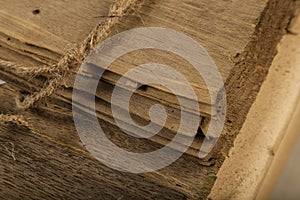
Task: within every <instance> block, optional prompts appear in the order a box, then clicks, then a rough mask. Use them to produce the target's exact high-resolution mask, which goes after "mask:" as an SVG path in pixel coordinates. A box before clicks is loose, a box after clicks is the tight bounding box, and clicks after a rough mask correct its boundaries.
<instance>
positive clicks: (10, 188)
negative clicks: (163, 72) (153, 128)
mask: <svg viewBox="0 0 300 200" xmlns="http://www.w3.org/2000/svg"><path fill="white" fill-rule="evenodd" d="M111 2H112V1H111V0H105V1H100V0H98V1H97V0H90V1H88V2H82V1H79V0H78V1H70V0H67V1H44V2H43V3H41V2H40V1H34V0H29V1H26V2H20V1H17V0H12V1H11V0H9V1H8V0H0V3H1V8H0V58H2V59H6V60H10V61H15V62H17V63H21V64H23V65H24V66H25V67H28V68H30V67H31V66H41V65H44V64H47V65H48V64H53V63H56V62H58V60H59V59H60V58H61V57H62V55H63V54H64V53H65V52H66V51H67V50H68V49H69V48H70V47H72V46H74V45H75V44H77V43H79V42H81V41H82V40H83V39H84V38H85V37H86V36H87V35H88V34H89V32H90V31H91V30H92V29H93V28H94V26H96V25H97V23H98V22H99V21H101V20H103V19H104V18H105V16H106V15H107V12H108V7H109V5H110V4H111ZM265 2H266V1H258V0H250V1H206V0H201V1H196V0H184V1H179V0H176V1H171V0H149V1H148V0H146V4H145V6H143V7H142V10H141V12H139V13H138V14H139V15H140V17H141V18H142V20H141V18H140V17H139V16H137V15H129V16H127V17H126V18H124V19H123V20H122V22H121V23H120V24H119V25H118V26H117V27H115V28H114V30H112V34H114V33H117V32H120V31H122V30H127V29H130V28H135V27H141V26H144V24H143V23H145V26H161V27H169V28H172V29H175V30H177V31H180V32H183V33H186V34H187V35H188V36H191V37H192V38H193V39H195V40H196V41H197V42H199V43H200V44H201V45H203V46H204V47H205V48H206V49H207V50H208V53H209V54H210V55H211V56H212V57H213V59H214V60H215V62H216V64H217V66H219V68H220V71H221V74H222V77H223V80H225V79H226V78H227V76H228V74H229V73H230V70H231V69H232V67H233V62H232V60H230V59H229V58H230V57H231V56H232V55H235V54H236V53H238V52H241V51H243V48H244V46H245V45H246V44H247V42H248V41H249V38H250V36H251V34H252V32H253V30H254V27H253V23H252V22H253V20H254V19H256V18H257V16H259V14H260V12H261V11H262V9H263V8H264V6H265ZM2 5H3V6H2ZM36 9H39V10H40V13H39V14H34V13H33V11H34V10H36ZM237 15H238V17H237ZM103 16H104V17H103ZM136 53H137V52H136ZM142 54H145V53H144V52H142ZM147 54H148V55H147ZM147 54H146V55H144V56H143V55H141V53H140V54H139V53H137V54H136V55H133V56H132V55H129V56H132V57H131V59H128V57H127V58H126V57H124V58H123V59H120V60H118V61H117V62H116V63H114V65H113V66H112V68H111V70H110V72H111V73H110V75H107V74H106V76H104V80H103V81H102V82H100V83H99V91H98V93H97V105H98V106H99V109H98V111H99V113H98V114H99V116H101V117H100V123H101V125H103V127H104V129H105V131H106V133H107V135H108V137H109V138H110V139H111V140H112V141H113V142H115V143H117V144H118V145H120V146H121V147H123V148H124V149H127V150H131V151H136V152H147V151H151V150H155V149H158V148H160V147H161V146H162V145H164V144H166V143H167V142H168V141H169V140H170V139H171V138H172V134H174V131H175V130H176V129H177V127H178V123H177V122H178V119H179V117H178V114H179V113H178V112H179V108H178V107H176V106H174V105H173V106H172V104H168V103H170V102H169V101H167V102H163V104H165V105H167V109H168V110H169V111H172V110H174V113H175V115H172V117H171V118H170V119H169V121H168V122H167V128H166V129H164V130H163V131H162V133H161V135H158V138H159V137H160V138H159V140H152V141H150V140H137V139H134V138H130V137H128V136H126V135H125V134H123V133H122V132H121V131H120V130H119V128H118V127H116V126H115V123H114V122H113V119H112V118H111V117H110V116H111V114H110V112H111V111H110V109H109V108H110V105H109V95H107V93H109V92H110V91H111V89H112V86H113V83H114V82H115V81H116V80H117V79H118V77H120V75H121V74H122V73H124V72H125V71H126V70H127V69H129V68H130V67H133V66H134V65H135V64H141V63H143V62H148V61H149V60H151V61H153V59H154V60H155V59H157V61H162V62H165V63H166V64H174V63H175V65H174V67H175V68H176V69H181V70H182V71H183V73H184V74H185V75H187V76H190V78H189V79H190V81H191V82H193V83H194V85H195V84H198V82H199V85H195V87H197V88H203V89H204V90H205V84H203V80H202V79H201V78H199V77H193V76H191V75H190V73H189V71H188V70H187V68H185V66H187V64H186V63H185V62H184V61H183V60H181V59H180V58H176V57H175V58H174V57H172V56H171V55H170V56H167V57H166V59H163V58H162V57H159V55H158V54H160V53H155V52H147ZM133 58H134V59H136V58H137V59H136V62H134V63H132V61H133ZM138 58H140V59H138ZM122 65H123V66H125V67H124V68H120V66H122ZM182 66H184V67H182ZM115 67H116V68H117V69H118V70H119V71H118V70H114V68H115ZM75 73H76V71H73V75H72V76H71V77H70V80H66V82H67V83H68V86H69V87H67V88H62V89H61V90H57V92H56V93H55V94H54V95H52V96H51V97H49V98H47V99H43V100H41V101H39V102H38V103H37V104H36V105H35V107H34V108H32V109H30V110H27V111H24V110H19V109H17V107H16V104H15V99H16V98H17V97H18V96H24V95H27V94H29V93H33V92H35V91H38V90H39V89H40V88H41V87H42V86H43V85H44V83H45V81H47V80H48V79H49V78H50V76H49V75H41V76H37V77H31V76H20V75H18V74H15V73H14V72H13V71H12V70H11V69H9V68H5V67H3V66H0V79H1V80H4V81H6V82H7V83H8V84H6V85H5V86H0V102H1V103H0V112H1V113H5V114H22V115H24V116H25V117H27V118H28V119H29V121H30V123H31V124H32V125H33V126H34V127H35V128H36V129H37V130H38V131H39V134H35V133H32V132H30V131H29V130H27V129H26V128H24V127H16V126H13V125H4V126H2V125H1V126H0V140H1V143H2V144H3V145H4V146H3V145H2V147H3V148H1V155H2V154H3V155H4V156H2V157H1V158H0V160H1V161H0V162H1V165H0V169H1V170H2V172H4V173H0V174H1V175H0V176H1V180H0V181H2V182H0V183H1V184H0V185H3V186H4V187H1V186H0V193H1V196H4V197H7V198H22V197H23V198H25V197H28V196H30V195H31V194H32V195H34V196H36V197H37V198H43V197H45V198H47V197H48V198H67V197H71V198H72V197H74V198H77V199H78V198H79V199H86V198H88V197H89V196H90V197H91V198H97V197H99V196H100V195H103V197H104V198H107V199H117V198H123V199H151V198H152V199H162V198H163V199H185V198H196V197H198V196H202V197H203V198H204V196H205V195H207V194H206V193H207V191H204V192H203V191H202V189H203V188H204V190H205V188H206V187H207V185H206V184H208V185H209V184H210V185H211V184H212V182H211V181H210V180H211V179H213V178H214V176H213V175H211V171H214V170H215V168H211V167H210V166H211V165H213V164H214V160H208V161H203V160H199V159H197V158H195V157H192V156H189V155H188V154H192V155H197V153H198V151H197V150H198V149H199V146H200V145H201V138H200V139H198V140H195V143H194V144H193V145H192V148H190V150H189V152H187V153H188V154H186V155H184V156H183V157H182V158H180V159H179V160H178V161H176V162H175V163H174V164H172V165H171V166H169V167H167V168H165V169H162V170H160V171H158V172H153V173H149V174H143V175H132V174H126V173H120V172H116V171H113V170H110V169H109V168H107V167H105V166H103V165H102V164H101V163H99V162H98V161H96V160H94V159H93V158H92V157H91V155H90V154H89V153H88V152H86V151H85V149H84V147H83V146H82V144H81V142H80V140H79V138H78V136H77V133H76V130H75V127H74V125H73V120H72V111H71V92H72V89H73V88H72V81H73V80H74V74H75ZM68 81H69V82H68ZM104 89H105V91H108V92H107V93H105V94H101V92H100V91H102V90H104ZM148 89H149V90H150V91H151V90H152V91H153V92H154V90H153V89H151V88H148ZM155 94H156V96H155V95H154V97H157V95H158V94H159V93H155ZM145 99H146V100H145ZM148 99H149V95H147V93H145V92H143V91H139V92H137V93H136V94H135V95H134V100H133V101H132V105H131V106H132V110H133V111H132V113H133V115H134V118H135V119H136V120H137V121H139V122H140V123H145V122H147V120H149V118H148V116H147V115H145V110H146V113H147V111H148V108H149V106H150V105H151V104H152V103H156V102H158V98H152V99H151V98H150V100H148ZM170 99H172V100H174V99H173V97H172V96H170ZM206 100H209V99H208V98H206ZM143 101H147V103H145V104H141V102H143ZM170 101H171V100H170ZM174 102H175V103H176V101H175V100H174ZM135 108H136V109H135ZM210 108H211V105H210V104H207V107H204V109H203V110H202V114H203V115H204V116H209V115H210V113H209V110H210ZM205 124H207V121H205ZM163 137H165V139H162V138H163ZM12 144H13V145H14V150H15V153H14V156H15V157H16V161H15V162H14V161H13V158H12V156H11V151H12ZM8 150H9V151H8ZM2 163H3V164H2ZM204 165H206V166H204ZM208 181H210V182H209V183H208ZM206 190H207V189H206ZM16 191H17V192H16ZM202 192H203V193H202Z"/></svg>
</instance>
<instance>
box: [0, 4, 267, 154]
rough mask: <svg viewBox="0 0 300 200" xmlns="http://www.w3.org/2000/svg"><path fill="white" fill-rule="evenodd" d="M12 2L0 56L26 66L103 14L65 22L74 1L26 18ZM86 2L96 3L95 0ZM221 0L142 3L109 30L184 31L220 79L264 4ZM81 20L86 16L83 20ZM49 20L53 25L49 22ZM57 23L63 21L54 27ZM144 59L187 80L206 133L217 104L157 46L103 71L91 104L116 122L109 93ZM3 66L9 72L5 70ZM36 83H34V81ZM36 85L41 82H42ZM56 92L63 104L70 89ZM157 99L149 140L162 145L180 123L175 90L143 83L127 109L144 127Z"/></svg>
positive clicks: (193, 74)
mask: <svg viewBox="0 0 300 200" xmlns="http://www.w3.org/2000/svg"><path fill="white" fill-rule="evenodd" d="M15 3H16V2H15ZM110 3H111V1H103V2H101V4H99V5H97V7H99V8H106V9H107V8H108V6H109V5H110ZM13 4H14V2H11V3H9V4H5V6H4V7H3V9H2V11H1V12H0V17H1V18H2V19H1V23H2V25H1V32H2V43H3V47H4V48H5V49H4V51H5V55H6V56H5V59H6V60H12V61H16V62H18V63H19V62H20V60H19V59H18V57H17V58H16V57H15V53H18V54H19V55H20V57H24V56H25V58H26V59H25V60H23V59H22V61H21V62H22V64H23V65H25V66H32V65H37V64H38V65H40V64H41V63H43V64H51V63H55V62H56V60H58V59H59V57H60V55H62V54H63V52H64V51H65V50H66V47H67V46H68V43H70V42H78V41H80V40H82V39H83V37H82V35H83V34H80V33H81V32H82V31H84V32H85V33H88V31H89V30H91V28H89V30H88V29H82V28H81V27H84V26H86V24H85V23H86V21H88V23H89V24H90V27H92V26H93V25H92V24H95V23H96V22H97V21H99V20H104V19H105V17H103V16H105V15H106V13H105V9H102V10H101V9H100V10H101V11H100V12H99V11H98V10H99V9H96V8H97V7H95V8H94V10H93V11H90V12H89V13H88V14H82V15H83V18H82V20H76V19H73V20H74V22H75V21H76V24H75V25H74V23H73V22H71V21H66V22H64V20H63V19H66V17H65V16H68V15H71V14H72V13H73V12H75V10H74V9H73V8H76V6H75V5H74V6H71V5H66V6H69V7H68V9H67V10H66V11H65V12H64V13H57V14H59V16H60V15H62V18H58V16H55V14H56V13H54V12H53V11H52V9H51V8H49V9H48V8H47V7H45V11H43V10H42V9H41V14H39V16H35V14H33V16H30V18H28V16H23V14H22V13H17V12H16V11H15V9H14V8H13V7H12V6H11V5H13ZM91 4H92V5H93V4H97V3H96V1H95V2H93V3H91ZM220 4H222V6H220V5H218V6H214V4H212V3H209V2H206V1H200V2H199V1H197V2H194V1H184V2H181V6H177V3H176V2H174V1H162V2H159V3H154V2H152V1H149V2H147V1H146V2H145V4H144V5H143V7H142V8H141V11H138V13H133V14H132V15H128V16H125V17H123V19H122V20H121V22H120V23H119V24H118V25H117V26H115V27H114V28H113V30H112V32H113V34H114V33H118V32H121V31H124V30H129V29H131V28H136V27H139V26H157V27H167V28H171V29H174V30H177V31H180V32H183V33H185V34H186V35H188V36H190V37H191V38H193V39H194V40H196V41H197V42H199V44H201V45H203V46H204V47H205V48H206V49H207V50H208V52H209V54H210V55H211V56H212V57H213V59H214V60H215V62H216V64H217V66H219V70H220V72H221V75H222V78H223V79H224V80H225V79H226V77H227V75H228V73H229V71H230V68H231V65H230V60H229V58H228V57H229V56H231V55H234V54H235V53H237V52H239V51H240V50H241V48H242V47H243V46H244V45H245V44H246V42H247V38H248V37H249V36H250V35H251V33H252V30H253V24H252V21H253V18H255V16H256V15H259V12H260V11H261V9H262V8H263V6H264V4H262V3H260V6H257V4H258V2H256V1H253V2H252V1H251V2H247V3H245V2H239V3H230V4H228V3H220ZM16 5H17V7H20V8H21V7H22V6H25V5H21V4H18V3H16ZM27 5H28V6H31V4H30V3H27ZM45 5H46V4H45ZM49 5H51V6H53V7H54V6H55V3H54V4H51V3H49ZM88 6H89V5H86V8H85V7H84V8H82V9H81V10H80V13H84V11H85V9H87V8H88ZM220 7H222V9H221V10H219V9H220ZM243 7H245V9H243ZM249 7H251V8H253V9H255V10H257V11H256V14H255V12H250V11H249V10H251V9H249ZM246 8H247V9H246ZM32 10H34V8H32ZM237 10H239V12H240V15H241V16H240V17H241V18H240V19H239V21H236V15H235V11H237ZM77 11H78V10H76V12H77ZM96 11H97V12H96ZM43 12H45V13H43ZM47 12H48V13H47ZM101 12H102V13H101ZM30 14H31V13H30ZM43 15H46V16H47V17H48V18H47V19H42V16H43ZM63 15H65V16H63ZM208 15H210V17H209V20H210V21H208V20H206V19H207V18H208V17H207V16H208ZM175 16H176V18H175ZM21 17H27V19H29V21H24V20H21ZM85 18H86V19H88V20H83V19H85ZM91 19H92V20H91ZM83 21H84V22H83ZM49 23H50V27H49ZM52 23H53V25H51V24H52ZM60 23H61V24H62V25H59V24H60ZM222 23H225V25H222V26H217V25H218V24H222ZM54 24H55V25H54ZM237 24H238V25H237ZM77 26H78V27H77ZM48 27H49V28H48ZM58 27H59V28H58ZM204 30H205V31H204ZM207 31H208V32H207ZM71 33H72V34H71ZM237 33H239V34H237ZM149 62H156V63H161V64H166V65H169V66H172V67H173V68H174V69H176V70H178V71H179V72H180V73H182V74H183V75H184V76H185V78H187V80H188V81H190V83H191V86H192V87H193V89H194V91H195V93H196V96H197V97H198V100H199V102H198V103H199V108H200V113H195V111H193V110H190V112H191V113H193V112H194V113H193V114H194V115H195V116H197V115H199V114H200V116H201V117H200V119H199V133H200V132H202V131H203V132H204V133H205V132H206V129H207V125H208V124H209V120H210V118H211V117H213V116H215V115H216V106H217V105H216V104H212V103H211V99H210V95H209V93H208V90H207V86H206V84H205V82H204V81H203V78H202V77H201V76H199V74H198V73H197V71H195V70H194V69H193V68H192V66H191V65H190V64H189V63H187V61H186V60H184V59H182V58H179V57H178V56H174V55H172V54H171V53H167V52H162V51H157V50H143V51H138V52H133V53H130V54H128V55H124V56H123V57H121V58H120V59H118V60H117V61H116V62H114V63H113V64H112V65H111V66H110V67H109V69H108V70H106V71H105V73H104V74H103V76H102V79H101V81H100V83H99V86H98V90H97V93H96V97H97V98H96V108H97V111H98V113H97V114H98V115H99V118H101V119H103V120H105V121H108V122H109V123H112V124H114V125H116V124H115V120H114V118H113V116H112V113H111V110H110V103H111V93H112V91H113V89H114V87H115V84H116V82H117V80H118V79H119V78H120V77H122V76H123V74H124V73H126V72H127V71H128V70H130V69H132V68H134V67H135V66H138V65H140V64H145V63H149ZM90 67H91V71H92V72H93V70H94V71H95V73H94V74H89V75H90V76H91V77H92V76H95V75H97V70H99V66H96V65H93V66H90ZM5 70H8V71H9V69H5ZM76 70H77V69H74V71H73V73H74V75H73V76H72V77H71V79H69V80H68V82H67V84H68V86H69V87H72V86H73V81H74V78H75V75H76V73H77V71H76ZM147 73H148V72H145V74H140V75H141V76H147ZM162 78H164V79H166V80H168V81H171V82H172V81H174V80H172V77H162ZM128 81H130V82H132V83H133V84H139V83H138V81H137V80H128ZM37 82H39V81H38V80H37ZM39 84H42V82H40V83H39ZM174 84H176V83H174ZM75 89H76V88H75ZM123 89H124V88H123ZM220 89H221V88H215V91H213V92H214V93H218V91H219V90H220ZM57 94H59V95H61V96H62V97H64V99H68V100H67V102H68V103H70V102H71V91H70V90H63V91H58V92H57ZM83 102H84V100H83ZM86 103H88V104H92V103H93V102H84V104H86ZM157 103H159V104H162V105H164V107H165V108H166V111H167V113H168V119H167V121H166V123H165V124H164V130H165V131H161V132H160V133H159V134H158V135H157V136H156V137H153V138H150V139H151V140H153V141H154V142H156V143H159V144H161V145H166V144H168V143H169V142H170V141H171V140H172V138H173V137H174V135H175V134H176V133H177V131H178V128H179V126H180V114H181V108H180V106H179V104H178V100H177V99H176V96H175V94H172V93H171V92H170V91H169V90H168V89H166V88H164V87H161V86H158V85H149V86H143V87H141V88H140V89H138V90H137V91H136V92H135V93H134V94H133V96H132V98H131V107H130V113H131V116H132V117H133V119H134V120H135V121H137V122H138V123H139V124H142V125H146V124H147V123H149V120H150V118H149V113H148V112H149V109H150V107H151V106H152V105H154V104H157ZM79 104H80V103H79ZM121 110H124V112H125V111H126V108H121ZM120 112H123V111H120ZM119 120H122V119H119ZM131 126H133V127H132V130H133V129H136V127H135V125H134V124H133V125H131ZM201 130H202V131H201ZM129 131H130V130H129ZM182 134H185V133H182ZM200 144H201V141H200V140H199V138H198V141H197V140H195V143H194V144H193V145H192V147H191V148H190V150H189V151H188V152H189V153H190V154H192V155H197V153H198V150H199V147H200Z"/></svg>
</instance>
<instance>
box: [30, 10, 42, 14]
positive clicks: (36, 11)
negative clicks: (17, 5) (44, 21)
mask: <svg viewBox="0 0 300 200" xmlns="http://www.w3.org/2000/svg"><path fill="white" fill-rule="evenodd" d="M40 12H41V11H40V10H39V9H36V10H33V11H32V13H33V14H34V15H38V14H40Z"/></svg>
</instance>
